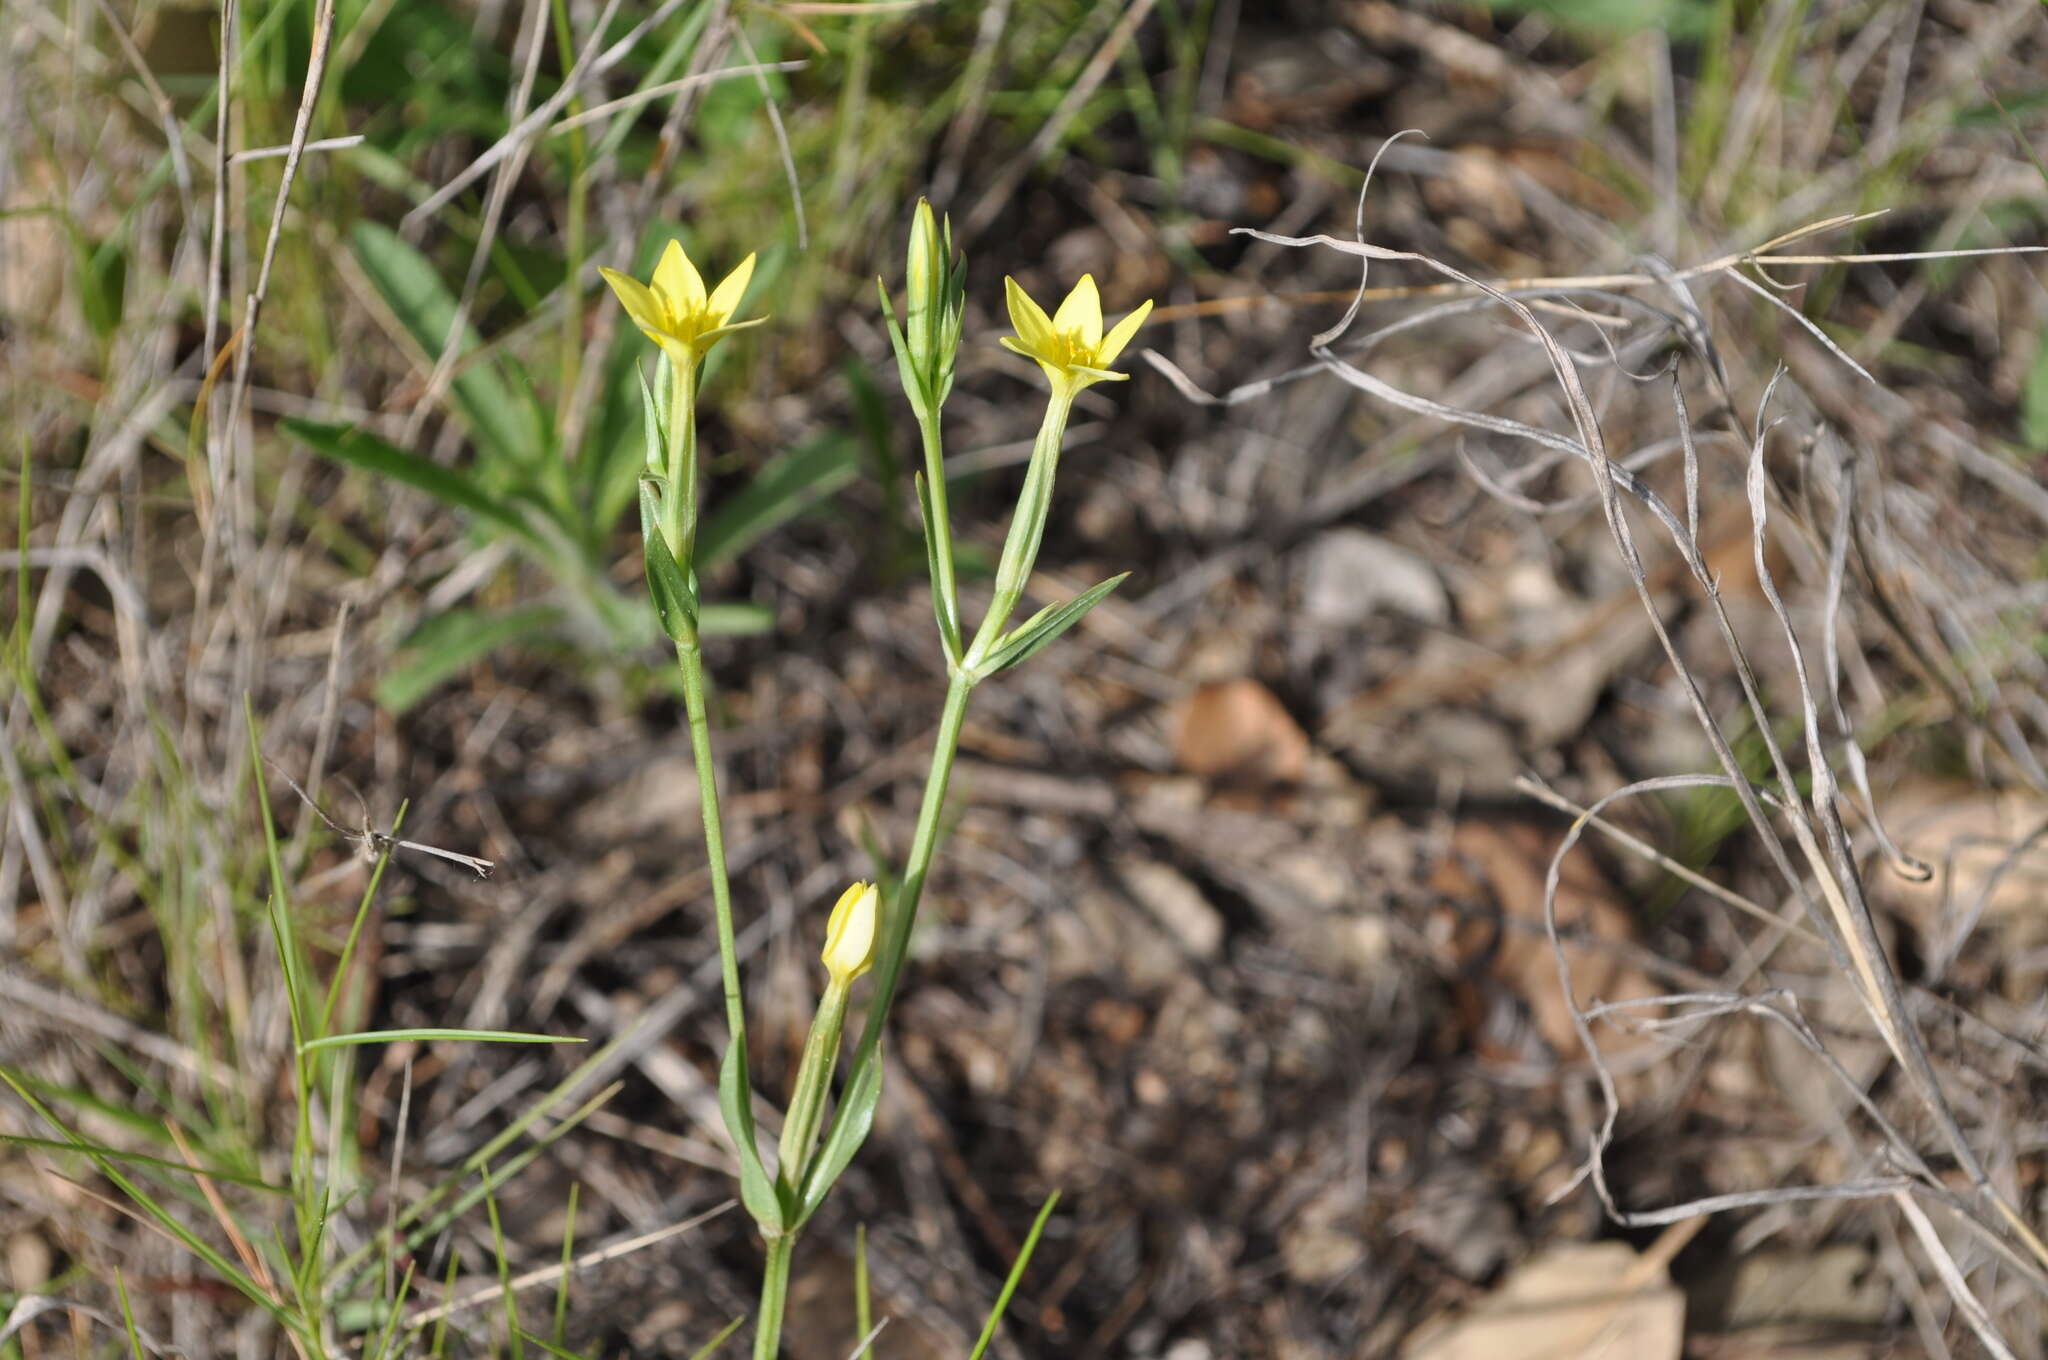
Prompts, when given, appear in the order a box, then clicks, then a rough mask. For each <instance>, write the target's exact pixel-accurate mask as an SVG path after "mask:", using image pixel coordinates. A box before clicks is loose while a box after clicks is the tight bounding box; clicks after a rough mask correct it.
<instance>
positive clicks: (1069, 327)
mask: <svg viewBox="0 0 2048 1360" xmlns="http://www.w3.org/2000/svg"><path fill="white" fill-rule="evenodd" d="M1003 288H1004V290H1005V291H1006V292H1007V293H1008V295H1009V301H1010V324H1011V325H1013V326H1015V327H1016V328H1017V334H1016V335H1014V336H1009V335H1006V336H1004V337H1003V341H1002V343H1003V347H1004V348H1006V349H1010V350H1014V351H1015V352H1016V353H1018V354H1021V355H1023V356H1024V357H1025V358H1027V359H1036V360H1037V361H1038V366H1039V367H1040V368H1042V369H1044V370H1045V376H1046V377H1047V378H1048V379H1050V380H1051V382H1052V389H1053V391H1054V392H1055V393H1056V394H1059V395H1061V396H1063V397H1067V398H1071V397H1072V396H1073V395H1074V394H1075V393H1076V392H1079V391H1080V390H1081V389H1082V388H1084V387H1087V386H1089V385H1090V384H1092V383H1099V382H1121V381H1122V380H1124V379H1125V378H1128V377H1130V376H1131V375H1130V374H1128V373H1118V372H1115V371H1113V370H1112V369H1111V368H1110V365H1111V364H1113V363H1115V362H1116V356H1117V355H1119V354H1121V353H1123V352H1124V346H1125V345H1128V344H1130V343H1131V337H1132V336H1134V335H1136V334H1137V333H1138V327H1140V326H1142V325H1144V324H1145V318H1146V317H1147V316H1149V315H1151V312H1152V302H1151V300H1150V299H1149V298H1148V299H1146V301H1145V302H1144V303H1142V304H1141V305H1140V306H1139V307H1138V309H1137V310H1136V311H1134V312H1132V313H1131V314H1130V315H1129V316H1126V317H1125V318H1124V319H1123V320H1121V321H1119V322H1117V323H1116V326H1115V328H1114V329H1112V330H1111V331H1110V332H1109V334H1107V335H1104V334H1103V333H1102V295H1101V294H1100V293H1098V292H1097V291H1096V290H1095V276H1094V275H1093V274H1083V275H1082V276H1081V281H1080V282H1079V283H1077V284H1075V285H1074V291H1073V292H1071V293H1068V294H1067V298H1066V301H1064V302H1062V303H1061V304H1060V309H1059V311H1057V312H1055V313H1054V314H1053V315H1052V316H1049V317H1048V316H1047V315H1046V314H1045V309H1044V308H1043V307H1040V306H1039V305H1038V304H1037V303H1035V302H1033V301H1032V300H1031V297H1030V295H1029V294H1027V293H1026V292H1025V291H1024V290H1023V289H1022V288H1021V287H1019V286H1018V284H1017V281H1016V280H1015V279H1013V278H1009V277H1005V278H1004V279H1003Z"/></svg>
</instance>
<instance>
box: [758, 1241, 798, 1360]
mask: <svg viewBox="0 0 2048 1360" xmlns="http://www.w3.org/2000/svg"><path fill="white" fill-rule="evenodd" d="M795 1249H796V1239H795V1238H794V1237H774V1238H770V1239H769V1241H768V1264H767V1266H766V1268H765V1269H764V1270H763V1271H762V1272H761V1322H760V1325H759V1326H757V1327H756V1328H755V1329H754V1360H775V1357H776V1356H777V1355H778V1354H779V1353H780V1352H781V1350H782V1313H783V1310H784V1308H785V1307H787V1306H788V1303H789V1258H790V1256H791V1255H792V1254H793V1253H794V1252H795Z"/></svg>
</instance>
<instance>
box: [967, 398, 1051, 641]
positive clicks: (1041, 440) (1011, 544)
mask: <svg viewBox="0 0 2048 1360" xmlns="http://www.w3.org/2000/svg"><path fill="white" fill-rule="evenodd" d="M1073 409H1074V394H1073V393H1072V392H1070V391H1065V390H1063V389H1061V388H1058V387H1055V388H1054V389H1053V393H1052V396H1051V398H1050V399H1049V400H1048V401H1047V402H1046V404H1045V419H1044V420H1043V421H1041V422H1040V423H1039V426H1038V438H1037V440H1036V441H1035V442H1034V443H1033V444H1032V446H1031V466H1030V467H1029V468H1028V469H1026V471H1025V473H1024V489H1023V490H1022V491H1020V492H1018V494H1017V509H1016V510H1015V511H1014V512H1013V513H1012V515H1011V517H1010V532H1009V534H1008V536H1007V537H1005V538H1004V540H1003V555H1002V558H1001V560H1000V561H998V562H997V563H996V593H995V598H994V599H993V600H992V601H990V603H989V607H988V614H987V616H986V617H985V618H983V619H982V621H981V627H980V628H979V629H977V630H976V631H975V634H974V645H973V646H971V647H969V648H968V649H967V660H966V663H965V664H966V666H967V668H968V669H969V670H972V669H974V668H975V667H976V666H977V665H979V664H980V663H981V662H982V661H983V660H985V659H986V658H987V656H988V654H989V652H990V651H991V650H992V649H993V648H994V647H995V644H996V640H997V639H998V638H1000V637H1002V635H1003V628H1004V627H1005V626H1006V625H1007V624H1008V623H1009V621H1010V615H1012V614H1013V613H1015V612H1016V610H1017V601H1018V600H1020V599H1022V598H1023V597H1024V583H1025V582H1026V581H1027V580H1029V579H1030V577H1031V568H1032V565H1033V564H1034V563H1036V562H1037V561H1038V545H1039V544H1040V543H1041V542H1043V541H1044V539H1045V521H1046V518H1047V516H1048V514H1049V513H1050V511H1051V509H1052V487H1053V477H1054V475H1055V474H1056V473H1057V472H1058V471H1059V463H1060V444H1061V442H1062V441H1063V440H1064V439H1065V438H1066V435H1067V416H1068V414H1069V413H1070V412H1071V411H1072V410H1073Z"/></svg>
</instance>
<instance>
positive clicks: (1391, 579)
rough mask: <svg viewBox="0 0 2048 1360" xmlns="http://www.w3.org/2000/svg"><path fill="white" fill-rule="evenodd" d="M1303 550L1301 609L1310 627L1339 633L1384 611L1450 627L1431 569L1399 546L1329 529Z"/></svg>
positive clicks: (1445, 596) (1445, 598) (1446, 601)
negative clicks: (1314, 624) (1323, 628)
mask: <svg viewBox="0 0 2048 1360" xmlns="http://www.w3.org/2000/svg"><path fill="white" fill-rule="evenodd" d="M1307 551H1308V559H1307V563H1306V565H1305V567H1304V569H1303V573H1302V576H1303V579H1302V589H1301V607H1302V612H1303V613H1304V614H1306V615H1307V616H1308V617H1309V619H1310V620H1312V621H1313V622H1316V623H1320V624H1324V625H1327V626H1329V627H1337V628H1341V627H1345V626H1347V625H1350V624H1357V623H1363V622H1365V620H1367V619H1369V618H1371V617H1372V616H1373V615H1374V614H1377V613H1379V612H1381V611H1383V610H1385V611H1390V612H1392V613H1396V614H1406V615H1407V616H1408V617H1410V618H1413V619H1420V620H1421V621H1422V622H1424V623H1436V624H1442V623H1448V622H1450V617H1451V598H1450V595H1449V593H1448V592H1447V591H1445V590H1444V586H1443V582H1442V581H1439V580H1438V579H1437V575H1436V572H1435V570H1434V569H1433V568H1431V566H1430V565H1429V563H1427V562H1425V561H1423V560H1422V558H1420V557H1419V556H1417V555H1416V554H1414V553H1412V552H1410V551H1409V550H1408V549H1406V548H1404V547H1401V546H1400V545H1399V544H1397V543H1393V542H1390V541H1389V540H1387V539H1384V538H1381V537H1379V536H1378V535H1376V534H1369V533H1366V532H1365V531H1364V530H1363V529H1331V530H1330V531H1328V532H1327V533H1324V534H1322V535H1320V536H1318V537H1317V538H1316V540H1315V541H1314V542H1313V543H1311V544H1309V546H1308V550H1307Z"/></svg>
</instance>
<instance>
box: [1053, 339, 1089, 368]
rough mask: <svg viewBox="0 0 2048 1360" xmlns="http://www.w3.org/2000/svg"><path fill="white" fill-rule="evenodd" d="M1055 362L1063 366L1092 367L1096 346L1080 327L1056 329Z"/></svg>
mask: <svg viewBox="0 0 2048 1360" xmlns="http://www.w3.org/2000/svg"><path fill="white" fill-rule="evenodd" d="M1052 349H1053V362H1055V363H1057V364H1059V365H1060V366H1061V367H1062V368H1090V367H1093V361H1094V359H1095V346H1093V345H1091V344H1089V343H1088V339H1087V337H1086V336H1084V335H1083V334H1082V333H1081V332H1080V330H1079V329H1075V330H1068V331H1055V332H1054V333H1053V337H1052Z"/></svg>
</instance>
